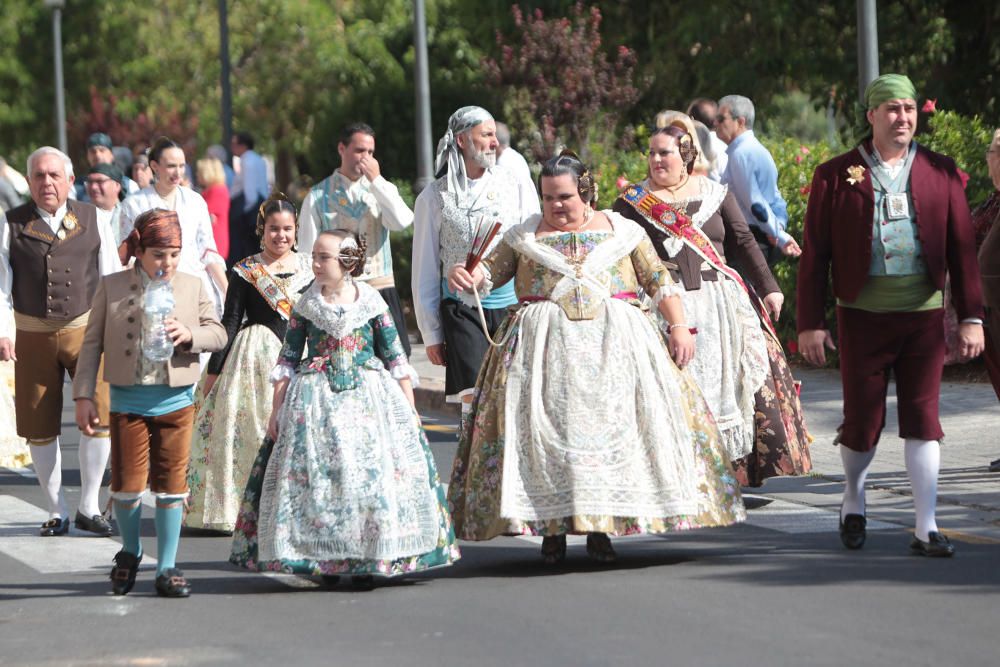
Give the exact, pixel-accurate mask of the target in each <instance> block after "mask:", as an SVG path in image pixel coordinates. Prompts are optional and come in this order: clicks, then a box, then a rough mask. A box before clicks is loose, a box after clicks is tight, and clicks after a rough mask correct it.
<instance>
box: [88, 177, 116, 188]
mask: <svg viewBox="0 0 1000 667" xmlns="http://www.w3.org/2000/svg"><path fill="white" fill-rule="evenodd" d="M110 182H111V179H110V178H88V179H87V185H96V186H98V187H101V188H103V187H104V186H105V185H107V184H108V183H110Z"/></svg>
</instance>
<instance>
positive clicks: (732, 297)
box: [614, 115, 812, 487]
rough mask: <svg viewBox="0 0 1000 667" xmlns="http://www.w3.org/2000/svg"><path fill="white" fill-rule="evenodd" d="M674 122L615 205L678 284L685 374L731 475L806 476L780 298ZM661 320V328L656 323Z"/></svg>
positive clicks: (682, 125)
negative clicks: (685, 326) (700, 396)
mask: <svg viewBox="0 0 1000 667" xmlns="http://www.w3.org/2000/svg"><path fill="white" fill-rule="evenodd" d="M684 118H687V117H686V116H685V117H684ZM671 122H672V123H673V124H668V125H666V126H664V127H659V128H657V129H656V130H655V131H654V132H653V134H652V136H651V137H650V138H649V177H648V178H647V179H646V180H644V181H642V182H640V183H635V184H633V185H630V186H629V187H627V188H625V190H624V191H623V193H622V195H621V197H620V198H619V199H618V201H616V202H615V205H614V209H615V211H617V212H619V213H621V214H622V215H624V216H625V217H627V218H629V219H630V220H633V221H635V222H637V223H638V224H639V225H640V226H642V228H643V229H645V230H646V233H648V234H649V236H650V238H651V239H652V240H653V245H654V247H655V248H656V251H657V254H658V255H659V256H660V258H661V259H662V260H663V261H664V262H665V264H666V266H667V268H668V270H669V271H670V272H671V274H672V275H673V276H675V278H676V280H677V281H678V282H679V283H680V284H681V285H683V286H684V291H683V292H682V295H681V301H682V302H683V303H684V311H685V312H686V313H687V315H688V319H689V320H690V321H691V323H692V325H694V326H696V327H698V331H699V334H698V336H697V339H696V340H697V344H698V353H697V354H696V355H695V359H694V362H693V363H692V364H691V373H692V375H693V376H694V378H695V381H696V382H697V383H698V386H699V387H700V388H701V390H702V392H703V393H704V395H705V399H706V400H707V401H708V405H709V407H710V408H711V409H712V413H713V414H714V415H715V419H716V421H717V422H718V425H719V430H720V431H721V432H722V440H723V442H724V444H725V446H726V450H727V452H728V453H729V456H730V458H731V459H732V460H733V465H734V467H735V469H736V477H737V479H739V481H740V483H741V484H743V485H744V486H754V487H756V486H761V485H762V484H763V483H764V480H765V479H766V478H768V477H774V476H778V475H802V474H805V473H807V472H809V470H810V469H811V467H812V464H811V461H810V458H809V450H808V443H809V441H810V437H809V434H808V433H807V432H806V428H805V422H804V418H803V414H802V407H801V405H800V404H799V399H798V394H797V391H796V388H795V381H794V379H793V378H792V374H791V370H790V369H789V367H788V362H787V361H786V360H785V356H784V352H783V351H782V349H781V344H780V343H779V342H778V339H777V336H776V335H775V333H774V329H773V327H772V325H771V321H770V319H769V317H768V314H767V313H766V312H764V310H765V308H766V310H767V311H769V312H770V313H771V314H772V315H773V316H774V317H777V315H778V313H779V312H780V310H781V305H782V302H783V300H784V299H783V296H782V294H781V291H780V289H779V288H778V284H777V282H775V280H774V276H772V275H771V271H770V270H769V269H768V266H767V262H766V261H765V260H764V257H763V256H762V255H761V253H760V249H759V247H758V245H757V243H756V242H755V241H754V237H753V234H751V233H750V229H749V228H748V227H747V224H746V221H744V220H743V216H742V215H741V214H740V209H739V206H737V205H736V202H735V200H734V198H733V195H732V193H730V192H729V191H728V188H727V187H726V186H724V185H720V184H718V183H716V182H715V181H712V180H711V179H709V178H708V177H707V176H704V175H698V174H696V173H692V172H694V171H695V164H696V162H697V159H698V153H699V151H698V149H697V148H696V145H695V141H694V137H693V136H692V135H691V133H690V130H689V129H687V128H688V124H689V123H690V120H687V122H683V120H682V119H680V117H679V115H678V116H675V117H674V119H672V121H671ZM734 259H735V260H736V261H738V262H739V263H740V264H741V265H742V266H744V267H746V273H747V275H748V276H750V278H751V280H752V283H753V288H751V287H750V286H748V285H747V284H746V283H745V282H744V281H743V280H742V278H741V277H740V275H739V274H738V273H737V272H736V271H735V270H733V269H732V268H730V266H729V263H728V262H729V261H732V260H734ZM758 292H759V293H761V294H764V299H763V303H762V304H761V303H760V302H759V301H758V299H757V296H756V295H757V293H758ZM755 305H760V306H762V307H760V308H759V309H755V307H754V306H755ZM660 325H661V327H665V326H666V324H665V323H664V322H663V321H662V320H661V321H660ZM664 330H666V329H664Z"/></svg>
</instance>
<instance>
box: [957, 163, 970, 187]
mask: <svg viewBox="0 0 1000 667" xmlns="http://www.w3.org/2000/svg"><path fill="white" fill-rule="evenodd" d="M955 168H956V169H958V167H955ZM958 177H959V178H960V179H962V189H963V190H964V189H965V188H966V187H967V186H968V185H969V175H968V174H967V173H965V172H964V171H962V170H961V169H958Z"/></svg>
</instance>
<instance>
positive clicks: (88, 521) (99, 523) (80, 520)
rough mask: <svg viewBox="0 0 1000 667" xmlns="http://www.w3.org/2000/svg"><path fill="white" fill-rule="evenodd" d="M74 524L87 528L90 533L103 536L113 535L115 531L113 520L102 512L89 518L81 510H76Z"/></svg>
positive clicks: (81, 528) (80, 527)
mask: <svg viewBox="0 0 1000 667" xmlns="http://www.w3.org/2000/svg"><path fill="white" fill-rule="evenodd" d="M73 525H74V526H76V527H77V528H79V529H80V530H85V531H87V532H88V533H94V534H95V535H100V536H101V537H111V533H112V532H113V531H112V529H111V522H110V521H108V520H107V519H105V518H104V517H103V516H101V515H100V514H95V515H94V516H92V517H89V518H88V517H86V516H84V515H83V514H81V513H80V511H79V510H77V512H76V518H75V519H73Z"/></svg>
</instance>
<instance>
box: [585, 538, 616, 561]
mask: <svg viewBox="0 0 1000 667" xmlns="http://www.w3.org/2000/svg"><path fill="white" fill-rule="evenodd" d="M587 555H588V556H589V557H590V559H591V560H593V561H597V562H598V563H614V562H615V561H616V560H618V555H617V554H616V553H615V548H614V547H613V546H611V538H610V537H608V534H607V533H588V534H587Z"/></svg>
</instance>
